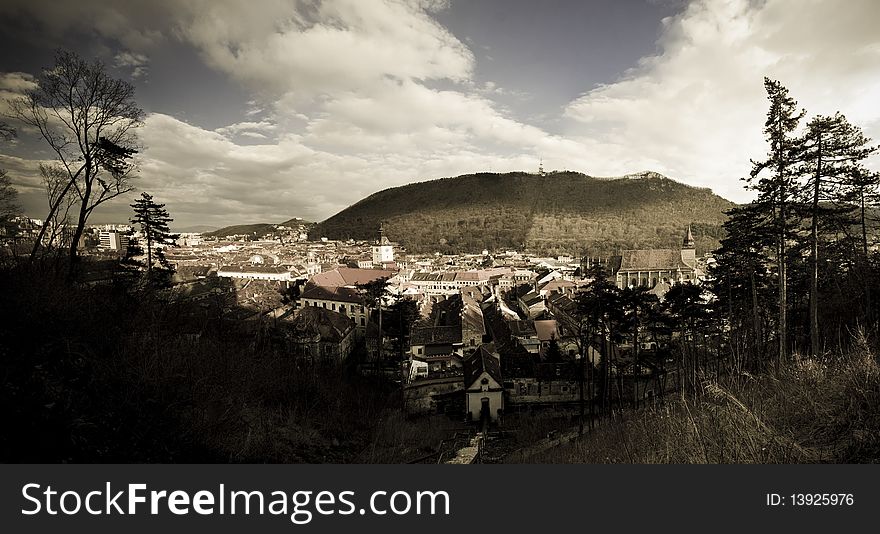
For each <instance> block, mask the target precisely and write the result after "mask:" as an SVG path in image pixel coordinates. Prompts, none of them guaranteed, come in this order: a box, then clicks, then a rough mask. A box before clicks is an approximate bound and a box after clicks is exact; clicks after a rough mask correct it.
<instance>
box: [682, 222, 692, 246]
mask: <svg viewBox="0 0 880 534" xmlns="http://www.w3.org/2000/svg"><path fill="white" fill-rule="evenodd" d="M695 247H696V245H695V244H694V234H693V232H691V225H688V227H687V232H685V234H684V241H683V242H682V247H681V248H695Z"/></svg>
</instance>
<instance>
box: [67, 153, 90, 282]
mask: <svg viewBox="0 0 880 534" xmlns="http://www.w3.org/2000/svg"><path fill="white" fill-rule="evenodd" d="M85 172H86V180H85V191H83V196H82V204H80V207H79V218H78V219H77V221H76V230H74V232H73V240H72V241H71V243H70V258H69V260H70V264H69V265H68V266H67V280H68V281H72V280H73V274H74V271H75V269H76V260H77V256H76V247H77V245H78V244H79V238H80V237H82V234H83V230H85V227H86V218H87V217H88V212H89V209H88V208H89V198H91V196H92V183H91V180H90V179H89V176H90V173H91V163H90V162H88V161H86V171H85Z"/></svg>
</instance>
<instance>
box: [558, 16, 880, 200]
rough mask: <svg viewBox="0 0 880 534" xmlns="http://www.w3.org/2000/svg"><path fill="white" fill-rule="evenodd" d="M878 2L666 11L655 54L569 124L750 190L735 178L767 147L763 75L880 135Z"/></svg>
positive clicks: (695, 178) (575, 133)
mask: <svg viewBox="0 0 880 534" xmlns="http://www.w3.org/2000/svg"><path fill="white" fill-rule="evenodd" d="M878 18H880V3H877V2H875V1H873V0H853V1H850V2H846V3H845V4H841V3H839V2H832V1H819V0H808V1H803V0H768V1H766V2H754V1H749V0H699V1H694V2H692V3H691V4H690V5H689V6H688V7H687V9H686V10H684V11H683V12H682V13H681V14H680V15H678V16H675V17H672V18H669V19H666V20H665V21H664V31H663V35H662V37H661V39H660V41H659V43H658V44H659V46H660V53H659V54H658V55H656V56H651V57H646V58H643V59H642V60H641V62H640V64H639V65H638V66H637V67H635V68H634V69H632V70H631V71H630V72H628V73H627V75H626V76H625V77H624V78H623V79H621V80H619V81H617V82H614V83H610V84H607V85H604V86H600V87H598V88H595V89H593V90H591V91H589V92H587V93H586V94H584V95H583V96H582V97H580V98H579V99H577V100H575V101H574V102H572V103H571V104H570V105H569V106H568V107H567V109H566V111H565V114H566V116H567V117H568V118H571V119H574V120H575V121H576V123H577V124H576V125H575V126H572V127H571V128H570V129H569V130H568V131H567V133H568V134H569V135H570V136H572V137H584V138H589V139H591V140H592V141H593V142H595V143H596V144H597V146H598V147H609V148H612V149H616V150H612V151H611V153H614V152H627V151H623V150H620V149H622V148H624V147H630V149H629V150H628V152H629V153H630V156H629V158H627V160H628V161H629V164H630V165H632V166H633V167H631V168H652V169H655V170H658V171H661V172H666V173H668V174H669V175H670V176H674V177H676V178H680V179H682V180H685V181H687V182H689V183H694V184H702V185H706V186H711V187H712V188H713V189H715V190H716V192H719V193H721V194H722V195H726V196H728V198H732V199H734V200H745V199H746V198H747V194H746V193H745V192H744V191H743V190H742V188H741V186H742V184H741V182H739V181H738V178H739V177H742V176H745V175H747V174H748V172H749V158H760V157H762V155H763V154H764V152H765V151H766V147H765V145H764V142H763V139H762V134H761V128H762V125H763V121H764V116H765V113H766V110H767V104H766V100H765V94H764V90H763V83H762V81H763V77H764V76H770V77H772V78H775V79H778V80H780V81H781V82H782V83H783V84H784V85H786V86H787V87H788V88H789V89H790V91H791V93H792V95H793V96H794V97H795V98H796V99H798V100H799V103H800V104H801V105H802V106H804V107H805V108H806V109H807V110H808V111H809V113H810V114H819V113H822V114H831V113H833V112H835V111H837V110H838V109H839V110H840V111H841V112H843V113H845V114H846V115H848V116H849V117H850V118H851V120H853V121H854V122H856V123H857V124H860V125H862V126H863V127H864V128H865V130H866V132H867V133H868V134H871V135H873V136H874V137H877V136H878V135H880V124H878V122H877V121H878V118H880V107H878V106H877V104H876V95H877V94H880V68H878V65H880V47H878V45H880V34H878V33H877V31H876V27H875V25H874V22H873V21H876V20H878Z"/></svg>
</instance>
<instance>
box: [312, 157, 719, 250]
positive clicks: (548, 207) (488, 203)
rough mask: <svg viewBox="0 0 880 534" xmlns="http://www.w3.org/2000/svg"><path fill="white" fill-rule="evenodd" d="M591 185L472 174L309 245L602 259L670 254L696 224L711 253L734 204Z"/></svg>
mask: <svg viewBox="0 0 880 534" xmlns="http://www.w3.org/2000/svg"><path fill="white" fill-rule="evenodd" d="M636 176H637V177H626V178H614V179H608V178H594V177H591V176H587V175H584V174H581V173H576V172H554V173H550V174H547V175H535V174H529V173H523V172H514V173H506V174H496V173H478V174H469V175H463V176H458V177H455V178H443V179H439V180H432V181H429V182H420V183H414V184H408V185H404V186H401V187H394V188H391V189H386V190H384V191H380V192H378V193H375V194H373V195H370V196H368V197H367V198H365V199H363V200H361V201H360V202H358V203H356V204H354V205H352V206H350V207H349V208H346V209H345V210H343V211H341V212H339V213H337V214H336V215H334V216H333V217H330V218H329V219H327V220H326V221H324V222H322V223H320V224H318V225H316V226H315V227H314V228H312V230H311V231H310V237H311V238H313V239H315V238H319V237H328V238H331V239H347V238H354V239H369V238H372V237H374V236H375V235H376V231H377V229H378V227H379V224H380V223H382V224H383V225H384V229H385V235H387V236H388V237H389V238H390V239H391V240H393V241H397V242H399V243H401V244H402V245H403V246H405V247H406V248H407V249H408V250H410V251H413V252H431V251H440V252H457V251H472V252H479V251H480V250H483V249H489V250H497V249H504V248H517V249H522V248H526V249H529V250H532V251H536V252H543V253H570V254H581V253H583V254H589V253H592V254H602V253H613V252H615V251H617V250H619V249H621V248H650V247H675V246H678V245H679V244H680V242H681V238H682V233H683V231H684V228H685V227H686V226H687V225H688V224H693V225H694V234H695V237H696V239H697V247H698V249H699V252H703V251H707V250H711V249H714V248H715V247H716V246H717V245H718V239H719V238H720V237H721V224H722V223H723V222H724V220H725V218H726V216H725V214H724V212H725V210H727V209H730V208H731V207H733V203H731V202H729V201H727V200H725V199H723V198H721V197H719V196H717V195H715V194H713V193H712V192H711V191H710V190H708V189H701V188H695V187H690V186H687V185H684V184H681V183H678V182H675V181H673V180H670V179H669V178H666V177H664V176H661V175H659V174H656V173H643V174H641V175H636Z"/></svg>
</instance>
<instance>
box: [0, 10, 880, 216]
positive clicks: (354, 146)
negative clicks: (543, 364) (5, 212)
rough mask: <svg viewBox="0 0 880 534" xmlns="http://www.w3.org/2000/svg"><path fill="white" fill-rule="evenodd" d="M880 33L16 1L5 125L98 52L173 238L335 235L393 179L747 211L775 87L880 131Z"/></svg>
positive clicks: (725, 21) (27, 153) (141, 183)
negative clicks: (647, 178) (599, 193)
mask: <svg viewBox="0 0 880 534" xmlns="http://www.w3.org/2000/svg"><path fill="white" fill-rule="evenodd" d="M877 20H880V2H877V1H876V0H848V1H847V2H840V1H837V0H691V1H686V0H595V1H590V0H547V1H541V2H535V1H533V0H323V1H322V0H251V1H249V2H240V1H236V0H190V1H187V2H180V1H177V0H148V1H138V0H132V1H127V2H118V1H114V0H79V1H77V2H49V1H41V0H4V1H3V2H2V3H0V47H2V49H3V50H4V53H3V54H2V55H0V114H5V113H7V112H8V104H7V100H8V99H11V98H15V97H16V96H18V95H20V94H21V93H22V92H24V91H26V90H28V89H31V88H33V87H34V84H35V80H36V76H37V75H38V74H39V73H40V72H41V69H43V68H46V67H49V66H51V64H52V61H53V55H54V52H55V50H56V49H58V48H64V49H69V50H73V51H75V52H77V53H79V54H80V55H82V56H84V57H86V58H89V59H92V58H97V59H100V60H101V61H103V62H104V63H105V64H106V65H107V68H108V71H109V72H110V73H111V74H112V75H113V76H115V77H118V78H122V79H125V80H128V81H130V82H131V83H133V84H134V86H135V88H136V99H137V102H138V104H139V105H140V106H141V107H142V108H143V109H144V110H145V112H146V118H145V120H144V123H143V125H142V126H141V127H140V128H139V129H138V138H139V142H140V144H141V145H142V146H143V150H142V151H141V153H140V154H139V156H138V159H139V172H138V174H137V179H136V180H135V181H134V185H135V191H133V192H132V194H131V196H134V195H135V194H138V193H139V192H140V191H147V192H149V193H150V194H152V195H153V196H154V198H155V199H156V200H158V201H159V202H163V203H165V204H166V206H167V209H168V211H169V212H170V214H171V216H172V217H173V218H174V219H175V224H176V226H177V227H178V228H180V227H183V226H193V225H209V226H215V227H219V226H224V225H228V224H241V223H249V222H281V221H284V220H286V219H288V218H291V217H302V218H305V219H307V220H315V221H320V220H323V219H326V218H327V217H329V216H331V215H333V214H334V213H336V212H338V211H339V210H341V209H343V208H345V207H346V206H348V205H351V204H352V203H354V202H357V201H358V200H360V199H361V198H363V197H365V196H367V195H369V194H371V193H374V192H376V191H379V190H382V189H385V188H388V187H393V186H397V185H402V184H405V183H410V182H415V181H423V180H429V179H435V178H442V177H446V176H456V175H459V174H465V173H471V172H481V171H493V172H506V171H536V170H537V168H538V165H539V163H540V162H541V161H543V166H544V168H545V169H546V170H554V169H556V170H575V171H580V172H584V173H586V174H589V175H593V176H621V175H625V174H629V173H635V172H640V171H645V170H652V171H656V172H660V173H662V174H665V175H666V176H669V177H670V178H672V179H675V180H678V181H680V182H684V183H687V184H691V185H694V186H700V187H709V188H711V189H712V190H714V191H715V192H716V193H718V194H719V195H721V196H723V197H725V198H728V199H730V200H733V201H735V202H746V201H748V200H749V199H750V198H751V197H750V193H748V192H746V191H745V190H744V189H743V183H742V181H741V178H742V177H743V176H746V175H747V174H748V172H749V169H750V159H760V158H761V157H762V156H763V155H764V153H765V152H766V144H765V142H764V140H763V138H762V133H761V129H762V126H763V121H764V116H765V114H766V111H767V104H766V98H765V93H764V89H763V78H764V76H769V77H771V78H775V79H778V80H779V81H781V82H782V83H783V84H784V85H785V86H786V87H788V88H789V90H790V91H791V95H792V96H793V97H794V98H796V99H797V100H798V102H799V105H800V106H802V107H803V108H805V109H806V110H807V112H808V117H811V116H814V115H818V114H833V113H834V112H836V111H840V112H842V113H844V114H845V115H846V116H847V117H848V118H849V119H850V121H851V122H853V123H855V124H856V125H858V126H861V127H862V128H863V129H864V131H865V133H866V134H867V135H868V136H870V137H872V138H875V139H880V103H878V95H880V32H878V31H877V29H876V21H877ZM7 121H8V119H7ZM19 134H20V135H19V137H18V139H16V140H15V141H13V142H11V143H5V144H3V145H0V168H5V169H6V170H7V171H8V172H9V175H10V177H11V178H12V181H13V184H14V185H15V187H16V188H17V189H18V190H19V191H20V199H21V204H22V205H23V207H24V208H25V211H26V213H27V214H28V215H30V216H32V217H37V218H39V217H42V216H45V212H46V211H47V210H46V200H45V193H44V191H43V189H42V187H41V185H40V179H39V175H38V172H37V168H38V165H39V163H40V162H41V161H44V160H47V159H50V158H51V154H50V153H49V151H48V148H47V146H46V145H45V143H44V142H41V141H40V140H39V139H38V138H36V137H35V136H34V135H33V132H30V131H28V130H26V129H23V130H20V132H19ZM871 166H873V167H876V166H877V164H876V162H872V163H871ZM130 202H131V200H130V198H125V199H117V200H115V201H113V202H110V203H107V204H105V205H103V206H102V207H101V208H99V209H98V210H96V211H95V213H94V214H93V215H92V219H90V222H92V223H102V222H122V221H125V220H127V218H128V217H129V212H130V208H129V207H128V204H129V203H130Z"/></svg>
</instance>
